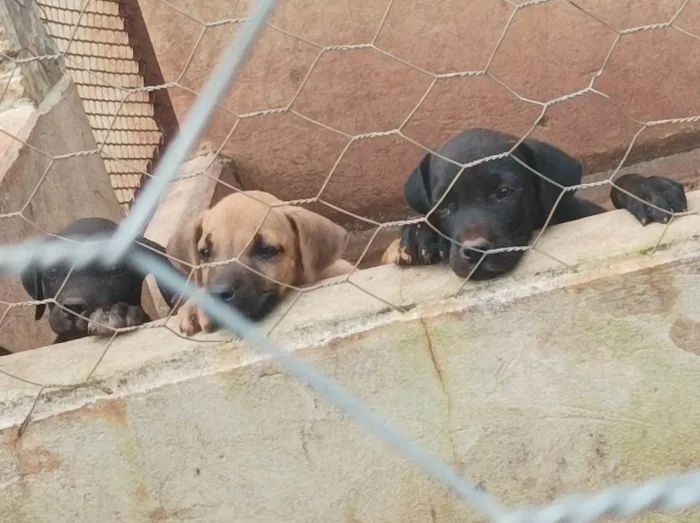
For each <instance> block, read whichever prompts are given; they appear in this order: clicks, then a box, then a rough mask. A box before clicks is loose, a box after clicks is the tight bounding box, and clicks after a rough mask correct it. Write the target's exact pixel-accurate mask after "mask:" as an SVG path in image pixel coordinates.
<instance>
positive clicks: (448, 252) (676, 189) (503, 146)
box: [398, 129, 687, 280]
mask: <svg viewBox="0 0 700 523" xmlns="http://www.w3.org/2000/svg"><path fill="white" fill-rule="evenodd" d="M517 141H518V139H517V138H516V137H514V136H511V135H508V134H504V133H500V132H497V131H492V130H488V129H472V130H469V131H464V132H462V133H461V134H459V135H457V136H456V137H454V138H453V139H452V140H450V141H449V142H447V143H446V144H445V145H444V146H443V147H442V148H441V149H440V150H438V151H436V152H437V153H438V154H439V155H441V156H443V157H446V158H449V159H451V160H453V161H455V162H457V163H459V164H467V163H470V162H475V161H477V160H479V159H481V158H485V157H489V156H493V155H498V154H502V153H505V152H507V151H509V150H510V149H511V148H512V147H513V146H514V145H515V144H516V143H517ZM512 156H515V157H516V158H517V159H515V158H513V157H511V156H507V157H504V158H499V159H496V160H491V161H488V162H484V163H481V164H478V165H474V166H471V167H469V168H467V169H465V170H464V172H463V173H462V174H461V176H460V177H459V179H458V180H457V181H456V182H455V183H454V185H453V186H452V188H451V189H450V190H449V192H448V194H447V195H446V196H445V198H444V199H443V200H442V202H441V203H440V204H439V205H438V207H437V210H436V211H435V212H434V213H432V214H431V216H430V218H429V220H430V223H431V224H432V225H433V226H434V227H436V228H437V229H438V230H439V231H440V232H442V233H443V234H444V235H445V236H447V237H448V238H450V239H451V240H453V241H449V240H447V239H445V238H444V237H443V236H441V235H439V234H437V233H436V232H435V231H434V230H433V229H432V228H431V227H429V226H427V225H426V224H411V225H407V226H404V227H403V229H402V231H401V258H400V260H399V261H398V263H399V264H401V265H427V264H432V263H436V262H439V261H442V260H445V259H449V263H450V266H451V267H452V269H453V271H454V272H455V273H456V274H457V275H458V276H460V277H466V276H468V275H470V274H471V276H472V278H474V279H477V280H484V279H490V278H493V277H496V276H499V275H501V274H504V273H507V272H509V271H511V270H512V269H513V268H515V266H516V265H517V264H518V262H519V261H520V259H521V258H522V255H523V252H524V251H512V252H498V253H492V254H489V255H487V256H485V257H484V256H483V252H484V251H485V250H489V249H499V248H508V247H516V246H526V245H527V244H528V242H529V241H530V239H531V237H532V234H533V232H534V231H535V230H537V229H539V228H541V227H542V226H543V225H544V224H545V223H546V221H547V219H548V217H549V216H550V213H552V211H554V212H553V214H552V217H551V220H550V221H549V224H550V225H553V224H557V223H563V222H568V221H572V220H577V219H579V218H583V217H586V216H591V215H594V214H599V213H602V212H605V209H603V208H602V207H600V206H599V205H596V204H594V203H592V202H589V201H586V200H582V199H580V198H578V197H577V196H576V195H575V193H574V191H573V190H572V191H566V192H565V193H564V194H563V195H561V193H562V191H563V188H565V187H572V186H575V185H578V184H579V183H581V179H582V167H581V164H580V163H579V162H578V161H577V160H575V159H574V158H572V157H570V156H569V155H568V154H566V153H565V152H563V151H561V150H559V149H557V148H556V147H554V146H552V145H550V144H547V143H545V142H541V141H538V140H533V139H528V140H524V141H523V143H521V144H520V145H519V146H518V148H517V149H516V150H515V151H514V152H513V155H512ZM460 169H461V168H460V167H459V165H455V164H453V163H451V162H448V161H446V160H444V159H442V158H440V157H438V156H436V155H433V154H427V155H426V156H425V157H424V158H423V159H422V160H421V162H420V164H419V165H418V167H417V168H416V169H415V170H414V171H413V172H412V173H411V174H410V176H409V178H408V180H407V181H406V184H405V187H404V195H405V199H406V202H407V203H408V204H409V205H410V206H411V208H412V209H413V210H415V211H416V212H418V213H420V214H423V215H425V214H428V213H429V211H430V210H431V209H432V208H433V207H434V206H435V205H436V204H437V203H438V201H440V199H441V197H442V196H443V194H445V192H446V191H447V189H448V188H449V186H450V184H451V183H452V182H453V181H454V179H455V176H456V175H457V174H458V173H459V172H460ZM534 171H537V173H539V174H541V175H542V176H540V175H538V174H537V173H535V172H534ZM552 182H554V183H552ZM616 183H617V184H618V185H619V186H620V187H622V188H623V189H625V190H627V191H629V192H631V193H633V194H635V195H636V196H638V197H640V198H642V199H643V200H645V201H648V202H651V203H653V204H654V205H657V206H658V207H660V208H662V209H666V210H667V211H671V212H683V211H685V210H687V201H686V197H685V192H684V190H683V187H682V186H681V185H680V184H679V183H677V182H675V181H673V180H670V179H667V178H661V177H649V178H645V177H642V176H640V175H639V174H627V175H623V176H620V177H619V178H618V179H617V180H616ZM560 196H561V198H560ZM611 199H612V201H613V204H614V205H615V206H616V207H617V208H624V209H627V210H628V211H629V212H630V213H632V214H633V215H634V216H635V217H636V218H637V219H638V220H639V221H640V222H641V223H642V224H643V225H646V224H647V223H650V222H665V221H668V219H669V216H670V215H668V214H666V213H663V212H661V211H657V210H655V209H654V208H652V207H649V206H648V205H645V204H643V203H641V202H639V201H637V200H636V199H634V198H631V197H629V196H628V195H627V194H625V193H623V192H622V191H620V190H618V189H616V188H613V189H612V191H611ZM557 202H558V203H557ZM482 258H483V260H482ZM479 261H481V263H479ZM477 265H478V266H477ZM475 267H476V269H475ZM472 272H473V274H472Z"/></svg>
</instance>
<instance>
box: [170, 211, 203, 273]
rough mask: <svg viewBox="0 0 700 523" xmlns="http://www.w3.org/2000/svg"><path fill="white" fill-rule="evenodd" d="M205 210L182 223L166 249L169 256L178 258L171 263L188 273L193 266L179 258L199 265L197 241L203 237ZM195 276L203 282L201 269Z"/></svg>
mask: <svg viewBox="0 0 700 523" xmlns="http://www.w3.org/2000/svg"><path fill="white" fill-rule="evenodd" d="M205 212H206V211H202V212H201V213H199V214H198V215H197V216H196V217H195V218H193V219H191V220H189V221H187V222H186V223H184V224H180V227H178V228H177V229H176V230H175V232H174V233H173V235H172V236H171V237H170V240H169V241H168V246H167V247H166V249H165V250H166V252H167V254H168V255H169V256H172V257H173V258H177V260H171V263H172V264H173V265H175V267H177V268H178V269H180V272H184V273H185V274H187V275H189V274H190V272H191V271H192V267H191V266H190V265H186V264H184V263H181V262H179V261H178V260H182V261H183V262H187V263H189V264H191V265H197V260H198V259H199V257H198V256H197V243H198V242H199V239H200V238H201V237H202V220H203V218H204V213H205ZM193 278H194V279H195V280H196V281H195V283H197V284H201V282H200V281H199V278H200V276H199V271H195V273H194V275H193Z"/></svg>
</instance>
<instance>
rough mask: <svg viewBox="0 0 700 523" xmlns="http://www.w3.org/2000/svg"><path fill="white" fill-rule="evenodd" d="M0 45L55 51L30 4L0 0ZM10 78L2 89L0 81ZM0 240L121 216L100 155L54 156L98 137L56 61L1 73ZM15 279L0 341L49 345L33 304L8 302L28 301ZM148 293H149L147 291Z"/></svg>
mask: <svg viewBox="0 0 700 523" xmlns="http://www.w3.org/2000/svg"><path fill="white" fill-rule="evenodd" d="M0 27H2V31H3V38H2V40H3V42H2V46H3V49H4V52H5V53H6V54H8V55H9V56H13V57H17V58H27V57H29V56H32V55H34V56H43V55H51V54H54V53H56V47H55V45H54V43H53V41H52V39H51V38H50V37H48V36H47V34H46V32H45V31H44V28H43V26H42V25H41V23H40V21H39V18H38V14H37V12H36V6H35V5H34V4H33V3H29V4H28V5H27V6H24V5H23V4H21V3H18V2H4V3H2V5H0ZM5 85H9V86H10V87H9V88H8V89H7V90H4V86H5ZM0 89H3V90H2V91H0V92H4V93H5V96H4V97H3V99H2V102H1V105H0V111H1V112H0V129H1V130H2V131H3V132H2V133H0V215H2V214H8V215H10V216H6V217H3V218H2V219H0V243H15V242H18V241H20V240H23V239H26V238H27V237H29V236H32V235H36V234H39V233H42V232H56V231H57V230H58V229H60V228H62V227H64V226H66V225H68V223H69V222H71V221H73V220H74V219H77V218H81V217H86V216H101V217H105V218H110V219H112V220H115V221H119V220H120V219H121V217H122V213H121V211H120V208H119V205H118V203H117V200H116V198H115V194H114V191H113V190H112V187H111V186H110V182H109V177H108V175H107V172H106V171H105V167H104V163H103V162H102V159H101V158H100V156H99V155H98V154H89V155H85V156H76V157H70V158H59V159H56V160H52V157H53V158H56V157H59V156H62V155H69V154H72V153H77V152H81V151H94V150H96V148H97V144H96V142H95V139H94V137H93V134H92V130H91V128H90V124H89V122H88V120H87V117H86V115H85V112H84V110H83V105H82V101H81V99H80V97H79V95H78V92H77V89H76V87H75V85H74V84H73V82H72V80H71V78H70V77H69V76H68V75H67V74H66V73H65V68H64V65H63V62H62V61H61V60H54V59H47V60H42V61H41V66H39V62H26V63H24V64H23V65H22V66H21V67H18V68H15V67H13V66H11V64H10V61H5V62H4V63H3V66H2V77H1V78H0ZM29 299H30V297H29V296H28V295H27V294H26V293H25V291H24V289H23V288H22V286H21V285H20V284H19V283H18V282H17V281H16V280H14V279H12V280H10V279H6V278H4V279H0V346H3V347H5V348H6V349H7V350H9V351H11V352H16V351H23V350H28V349H34V348H37V347H42V346H44V345H47V344H48V343H50V342H51V341H53V338H54V337H55V335H54V334H52V333H51V331H50V330H49V328H48V323H47V322H46V320H45V319H44V320H43V321H41V322H38V323H37V322H35V321H34V309H33V307H23V306H20V307H11V305H13V304H18V303H21V302H23V301H27V300H29ZM147 299H150V298H147Z"/></svg>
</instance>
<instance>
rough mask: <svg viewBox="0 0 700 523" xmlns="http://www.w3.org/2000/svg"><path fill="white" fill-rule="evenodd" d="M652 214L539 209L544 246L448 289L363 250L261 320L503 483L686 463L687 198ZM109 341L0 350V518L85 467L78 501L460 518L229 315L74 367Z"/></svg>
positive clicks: (400, 421)
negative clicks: (236, 335)
mask: <svg viewBox="0 0 700 523" xmlns="http://www.w3.org/2000/svg"><path fill="white" fill-rule="evenodd" d="M689 205H690V208H691V209H692V210H695V211H697V210H700V191H697V192H693V193H691V194H689ZM664 229H665V227H664V226H661V225H650V226H647V227H641V226H640V225H639V223H637V222H636V221H635V220H634V219H633V218H632V217H631V216H630V215H628V214H627V213H626V212H625V211H611V212H609V213H606V214H604V215H599V216H595V217H591V218H587V219H584V220H580V221H578V222H575V223H569V224H563V225H559V226H556V227H552V228H551V230H549V231H547V233H546V234H545V235H543V237H542V240H541V242H540V244H539V246H538V248H539V249H540V250H541V251H542V252H545V253H547V254H548V255H549V256H545V255H543V254H540V253H537V252H532V253H530V254H529V255H527V257H526V258H525V260H524V262H523V263H522V264H521V266H520V267H519V269H518V270H517V271H515V272H514V273H513V274H512V275H510V276H507V277H503V278H501V279H498V280H493V281H491V282H483V283H468V284H467V285H466V286H465V287H464V290H463V292H461V293H459V292H458V291H459V289H460V288H461V286H462V282H461V280H460V279H458V278H457V277H456V276H454V275H453V274H452V273H451V272H450V271H449V269H447V268H446V267H431V268H422V269H406V270H401V269H398V268H396V267H391V266H385V267H377V268H373V269H368V270H365V271H361V272H359V273H356V274H354V275H352V276H351V278H350V280H349V281H347V282H344V281H343V279H342V278H339V279H336V280H333V281H328V282H327V283H328V285H329V286H327V287H324V288H321V289H317V290H314V291H312V292H308V293H304V294H303V295H302V296H301V298H299V300H298V302H297V303H296V304H295V306H294V307H293V308H292V309H291V311H290V312H289V313H288V314H286V315H285V310H284V309H285V307H284V306H283V307H282V308H281V309H280V310H279V311H278V312H277V314H276V315H275V316H274V317H271V318H269V320H268V321H266V322H265V323H264V324H263V325H261V327H262V328H264V329H268V330H270V329H272V332H271V336H272V337H273V338H274V339H277V340H279V341H280V342H282V343H283V344H285V345H286V346H287V347H289V348H290V350H296V351H299V354H300V356H302V357H304V358H308V359H309V360H310V361H311V362H312V363H313V364H314V365H315V366H316V367H317V368H319V369H320V370H323V371H324V372H326V373H328V374H329V375H331V376H332V377H333V378H335V379H337V380H339V381H340V382H341V383H343V384H344V385H345V386H346V387H348V388H349V389H350V390H352V391H353V392H354V393H355V394H357V395H359V397H360V398H362V399H363V400H364V401H365V402H367V404H368V405H370V406H371V407H372V408H373V409H375V410H376V411H377V412H378V413H379V414H380V415H382V416H385V417H386V418H387V419H388V420H389V421H390V422H391V423H392V424H394V425H395V426H398V427H400V428H402V429H403V430H405V431H406V432H407V433H408V434H410V435H411V436H412V437H413V438H415V440H416V441H418V442H419V443H420V444H423V445H426V446H427V447H428V448H430V449H431V450H433V451H434V452H436V453H437V454H438V455H439V456H441V457H442V458H443V459H445V460H446V461H448V462H449V463H451V464H452V465H453V466H455V467H456V468H457V469H458V470H460V471H461V472H462V473H465V474H468V475H469V476H470V477H471V478H472V479H475V480H476V481H483V483H484V484H485V485H486V487H487V488H488V490H490V491H494V492H495V493H496V494H498V495H499V496H501V497H502V499H503V500H504V502H506V503H525V502H528V503H534V502H544V501H547V500H549V499H552V498H553V497H554V496H559V495H563V494H565V493H570V492H572V491H577V490H590V489H593V488H599V487H603V486H606V485H611V484H613V483H616V482H619V481H626V480H641V479H644V478H647V477H649V476H651V475H655V474H661V473H667V472H671V471H674V470H686V469H688V468H692V467H694V466H698V465H699V464H700V441H698V439H697V438H696V437H695V435H696V433H697V427H698V426H700V411H698V409H695V408H694V407H693V405H694V401H695V399H694V398H697V397H698V395H699V394H700V358H698V355H700V350H698V348H697V343H696V340H697V339H698V333H700V309H698V307H697V296H698V295H699V293H700V278H699V277H698V274H700V272H699V267H700V234H699V233H700V217H698V216H687V217H683V218H680V219H677V220H676V221H674V223H672V224H671V226H670V227H669V228H668V230H667V231H666V234H665V235H663V238H661V234H662V232H663V231H664ZM659 240H661V241H659ZM657 244H658V248H657V250H656V252H655V253H653V254H652V251H653V249H654V248H655V247H656V246H657ZM554 259H559V260H561V261H563V262H565V263H566V264H568V265H569V267H568V268H567V267H564V266H562V265H561V264H560V263H559V262H557V261H554ZM361 289H364V290H361ZM365 291H367V292H365ZM368 292H369V293H372V294H374V295H375V296H377V297H380V298H381V299H383V300H385V301H380V300H378V299H377V297H375V296H371V295H370V294H368ZM293 299H294V297H290V300H289V301H288V302H287V305H289V304H291V303H292V300H293ZM389 304H392V305H401V306H403V307H408V308H409V309H410V310H409V311H408V312H405V313H400V312H397V311H394V310H393V309H392V308H391V306H390V305H389ZM158 325H159V323H158V322H156V323H155V324H153V325H151V326H152V327H157V326H158ZM169 327H171V328H175V325H174V322H172V323H170V324H169ZM105 346H106V342H104V341H100V340H93V339H84V340H79V341H77V342H73V343H67V344H63V345H60V346H56V347H48V348H43V349H39V350H37V351H31V352H28V353H23V354H16V355H13V356H8V357H5V358H2V359H0V371H2V372H3V373H7V374H0V406H1V407H2V408H1V409H0V412H1V414H0V439H2V440H3V442H4V445H0V463H9V464H10V465H8V467H7V468H6V469H5V470H4V471H3V469H0V491H2V492H4V493H5V494H6V495H7V496H6V497H7V499H10V500H11V501H12V503H10V505H9V506H10V507H11V508H9V509H4V510H5V511H4V512H3V508H2V507H0V516H5V517H2V518H0V519H3V520H12V518H11V517H10V516H13V517H15V516H16V514H20V515H21V516H22V517H20V518H19V519H15V520H17V521H19V522H20V523H23V522H24V521H27V522H28V521H48V519H46V518H45V517H44V516H42V514H46V513H47V512H46V509H47V506H48V505H47V503H49V502H48V501H47V500H49V499H50V500H53V501H52V507H54V509H55V510H54V511H53V512H52V514H54V515H55V514H59V515H66V514H69V513H70V514H74V513H75V511H74V508H75V507H76V506H80V503H82V501H81V500H83V499H85V495H87V494H86V493H87V492H95V490H94V489H99V491H100V492H105V493H106V492H110V495H109V496H102V495H100V496H97V495H96V497H94V499H98V498H99V499H100V502H99V503H95V504H92V505H90V506H89V507H86V508H85V509H83V511H82V513H81V517H82V519H81V520H80V521H86V522H87V521H103V520H106V519H112V520H129V521H135V522H139V521H149V518H151V520H158V519H157V518H156V516H159V517H161V519H163V518H165V519H170V520H173V521H180V520H184V519H188V518H189V519H194V520H198V519H199V520H202V521H205V520H206V521H219V520H221V521H230V520H241V521H260V522H263V521H265V522H267V521H281V520H284V521H294V522H297V521H298V522H300V523H301V522H302V521H310V520H314V521H317V520H318V521H320V520H323V521H348V520H351V521H352V520H359V521H363V522H364V521H377V522H379V521H416V522H418V521H426V520H430V518H431V517H432V518H433V519H432V520H434V521H445V522H447V521H455V520H464V521H476V519H475V518H474V516H473V514H471V513H469V511H466V510H465V509H464V508H463V507H462V505H461V504H460V503H458V502H457V501H456V500H455V499H453V498H452V497H451V496H450V495H449V494H448V493H446V492H445V491H444V490H443V489H441V488H440V487H439V486H437V485H435V484H434V483H432V482H431V481H430V480H429V479H428V478H426V477H424V476H423V475H422V474H420V473H418V472H417V471H416V470H415V469H414V468H413V467H411V466H410V465H408V464H406V463H405V462H404V461H403V459H402V458H401V457H400V456H397V455H395V454H394V453H390V452H387V450H386V449H385V448H384V447H383V446H382V445H381V444H379V443H377V441H376V440H375V439H373V438H372V436H371V435H367V434H365V433H364V431H363V430H361V429H360V428H358V427H356V426H355V425H353V424H352V423H350V422H348V421H347V420H346V419H344V418H343V417H342V416H340V415H339V414H338V413H337V412H336V411H335V410H334V409H333V408H332V407H330V406H328V405H327V404H325V403H324V402H323V401H321V400H319V399H318V398H317V397H315V396H314V395H313V394H312V393H311V392H310V391H309V390H308V389H307V388H306V387H305V386H303V385H301V384H299V383H297V382H296V381H295V380H293V379H292V378H290V377H289V376H287V375H286V374H285V373H284V372H282V370H281V369H280V368H279V367H277V366H276V365H274V364H271V363H270V362H268V361H266V358H264V357H262V356H260V355H259V354H258V353H257V352H256V351H255V350H251V349H249V348H247V347H245V346H244V345H243V344H242V343H240V342H239V341H238V340H233V339H231V337H230V336H228V335H227V334H226V333H221V332H220V333H213V334H211V335H207V336H201V337H198V338H196V339H183V338H181V337H179V336H177V335H175V334H174V333H173V332H171V331H169V330H166V329H164V328H153V329H146V330H144V331H142V332H138V333H134V334H130V335H124V336H121V337H119V338H118V339H117V340H116V341H115V342H114V344H113V345H112V346H111V348H110V350H109V351H108V352H107V353H106V354H105V355H104V359H102V361H101V363H100V365H99V366H98V368H97V371H96V372H95V374H94V375H93V380H92V381H91V382H90V383H89V384H86V385H83V384H82V383H83V381H84V380H85V379H86V377H87V376H88V375H89V374H90V372H91V370H92V369H93V367H94V366H95V365H96V364H97V363H98V361H100V358H102V356H103V350H104V348H105ZM10 374H11V375H14V376H17V377H19V378H22V380H26V381H21V380H19V379H14V378H12V377H11V376H10ZM29 382H33V383H35V384H32V383H29ZM39 384H46V385H49V386H48V387H47V388H45V389H44V393H43V394H42V396H41V398H40V399H39V401H38V402H37V403H36V408H35V410H34V416H33V419H34V422H33V423H32V424H31V425H29V428H28V430H27V432H26V433H25V435H24V436H23V437H22V438H21V439H19V440H18V439H17V437H16V430H17V426H18V425H19V424H20V423H21V422H22V420H23V419H24V418H25V416H26V414H27V412H29V410H30V408H31V407H32V405H33V404H34V402H35V399H36V397H37V393H38V392H39V390H40V386H39ZM96 462H99V463H100V464H101V467H95V466H94V464H95V463H96ZM66 484H71V485H73V487H72V488H71V489H69V490H67V491H66V490H65V489H62V488H61V485H66ZM125 499H127V500H130V501H129V502H127V503H124V501H123V500H125ZM290 506H293V507H295V508H294V510H292V511H290V510H289V507H290ZM12 507H14V508H12ZM20 507H21V508H20ZM71 507H72V508H73V510H72V511H71ZM699 515H700V514H699V513H698V512H697V511H695V512H693V511H689V512H687V513H684V514H683V515H681V516H679V517H675V516H674V518H673V521H679V522H686V521H687V522H688V523H690V522H693V521H697V520H698V516H699ZM23 518H24V519H23ZM42 518H43V519H42ZM105 518H106V519H105ZM154 518H156V519H154ZM54 519H55V517H54ZM59 519H60V518H59ZM645 521H661V520H660V519H656V518H655V517H650V519H647V520H645Z"/></svg>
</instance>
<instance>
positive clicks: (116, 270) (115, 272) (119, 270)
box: [109, 265, 124, 278]
mask: <svg viewBox="0 0 700 523" xmlns="http://www.w3.org/2000/svg"><path fill="white" fill-rule="evenodd" d="M109 274H110V276H112V277H113V278H119V277H120V276H121V275H122V274H124V266H123V265H115V266H114V267H112V268H111V269H110V270H109Z"/></svg>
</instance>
